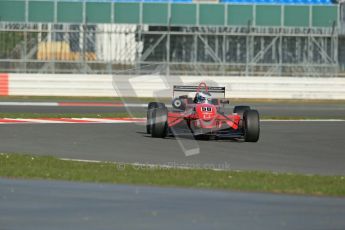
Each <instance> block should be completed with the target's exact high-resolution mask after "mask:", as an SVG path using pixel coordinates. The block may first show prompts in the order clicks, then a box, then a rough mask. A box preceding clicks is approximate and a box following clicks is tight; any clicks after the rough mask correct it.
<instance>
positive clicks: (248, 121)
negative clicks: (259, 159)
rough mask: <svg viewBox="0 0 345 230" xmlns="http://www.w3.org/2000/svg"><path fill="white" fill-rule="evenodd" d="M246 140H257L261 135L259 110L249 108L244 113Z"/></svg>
mask: <svg viewBox="0 0 345 230" xmlns="http://www.w3.org/2000/svg"><path fill="white" fill-rule="evenodd" d="M243 123H244V140H245V141H246V142H257V141H258V140H259V137H260V116H259V112H258V111H257V110H247V111H245V112H244V114H243Z"/></svg>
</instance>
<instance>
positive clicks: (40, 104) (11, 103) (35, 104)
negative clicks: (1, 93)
mask: <svg viewBox="0 0 345 230" xmlns="http://www.w3.org/2000/svg"><path fill="white" fill-rule="evenodd" d="M0 105H5V106H6V105H10V106H59V103H58V102H0Z"/></svg>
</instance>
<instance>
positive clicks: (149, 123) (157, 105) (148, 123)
mask: <svg viewBox="0 0 345 230" xmlns="http://www.w3.org/2000/svg"><path fill="white" fill-rule="evenodd" d="M155 108H165V105H164V103H160V102H150V103H149V104H148V105H147V113H146V133H147V134H151V126H152V111H153V109H155Z"/></svg>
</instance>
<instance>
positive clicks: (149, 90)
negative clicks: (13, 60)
mask: <svg viewBox="0 0 345 230" xmlns="http://www.w3.org/2000/svg"><path fill="white" fill-rule="evenodd" d="M0 77H1V79H0V89H1V95H27V96H99V97H100V96H103V97H114V96H119V95H118V93H117V91H116V90H115V89H114V86H113V83H114V84H115V86H116V87H117V88H118V91H119V92H121V96H131V97H152V96H160V97H171V95H172V89H173V85H181V84H188V85H191V84H197V83H199V82H200V81H205V82H206V83H209V84H210V85H213V86H217V85H218V86H225V87H226V97H229V98H268V99H271V98H272V99H274V98H277V99H345V78H306V77H300V78H299V77H218V76H207V77H206V76H170V77H165V76H155V75H145V76H135V77H133V76H124V75H122V76H121V75H117V76H112V75H72V74H0ZM113 78H116V80H115V81H113Z"/></svg>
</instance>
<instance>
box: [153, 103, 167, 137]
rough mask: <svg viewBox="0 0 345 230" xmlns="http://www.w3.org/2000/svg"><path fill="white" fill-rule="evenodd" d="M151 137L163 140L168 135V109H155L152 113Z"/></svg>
mask: <svg viewBox="0 0 345 230" xmlns="http://www.w3.org/2000/svg"><path fill="white" fill-rule="evenodd" d="M152 121H153V122H152V125H151V136H152V137H159V138H164V137H166V136H167V134H168V109H167V108H166V107H164V108H156V109H154V110H153V112H152Z"/></svg>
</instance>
